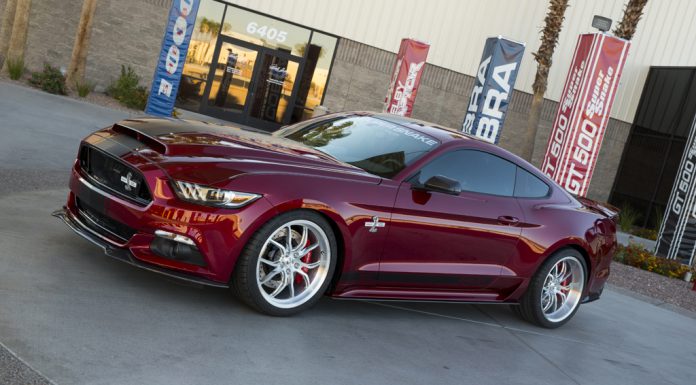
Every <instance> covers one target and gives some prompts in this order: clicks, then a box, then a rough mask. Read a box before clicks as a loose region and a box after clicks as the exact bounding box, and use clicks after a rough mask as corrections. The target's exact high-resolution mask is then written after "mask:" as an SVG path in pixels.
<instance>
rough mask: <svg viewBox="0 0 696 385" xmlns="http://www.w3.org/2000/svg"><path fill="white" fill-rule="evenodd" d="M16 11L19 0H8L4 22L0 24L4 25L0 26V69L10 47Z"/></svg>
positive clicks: (3, 17)
mask: <svg viewBox="0 0 696 385" xmlns="http://www.w3.org/2000/svg"><path fill="white" fill-rule="evenodd" d="M15 9H17V0H7V2H6V3H5V10H4V11H3V14H2V21H0V23H2V25H0V67H1V66H2V63H3V62H4V61H5V57H6V55H7V49H8V48H9V46H10V37H11V35H12V25H14V17H15Z"/></svg>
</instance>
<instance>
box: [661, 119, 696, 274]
mask: <svg viewBox="0 0 696 385" xmlns="http://www.w3.org/2000/svg"><path fill="white" fill-rule="evenodd" d="M695 132H696V118H695V119H694V120H693V123H692V124H691V132H690V133H689V138H688V139H687V141H686V145H685V146H684V155H682V160H681V163H680V164H679V171H678V172H677V177H676V179H675V181H674V186H673V187H672V193H671V194H670V196H669V201H668V202H667V208H666V210H665V216H664V218H663V220H662V225H661V226H660V233H659V235H658V237H657V245H656V246H655V254H657V255H659V256H661V257H665V258H669V259H678V260H680V262H682V263H687V264H689V265H691V264H693V262H694V249H696V175H694V170H695V169H696V133H695Z"/></svg>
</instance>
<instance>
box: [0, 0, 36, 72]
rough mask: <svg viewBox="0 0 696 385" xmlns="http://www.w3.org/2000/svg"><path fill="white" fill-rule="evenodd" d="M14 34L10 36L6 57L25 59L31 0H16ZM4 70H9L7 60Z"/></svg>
mask: <svg viewBox="0 0 696 385" xmlns="http://www.w3.org/2000/svg"><path fill="white" fill-rule="evenodd" d="M16 1H17V9H16V10H15V16H14V23H13V25H12V36H11V37H10V41H9V47H8V50H7V55H6V59H14V60H24V48H25V45H26V43H27V30H28V29H29V11H30V9H31V0H16ZM2 70H3V71H7V60H5V62H4V63H3V67H2Z"/></svg>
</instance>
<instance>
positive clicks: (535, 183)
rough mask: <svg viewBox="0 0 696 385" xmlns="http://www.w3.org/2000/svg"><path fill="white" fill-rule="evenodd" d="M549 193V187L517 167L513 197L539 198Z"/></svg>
mask: <svg viewBox="0 0 696 385" xmlns="http://www.w3.org/2000/svg"><path fill="white" fill-rule="evenodd" d="M548 193H549V186H547V185H546V183H544V182H543V181H542V180H541V179H539V178H537V177H536V176H534V175H533V174H531V173H530V172H527V171H526V170H524V169H522V168H521V167H517V178H515V196H516V197H519V198H541V197H545V196H546V195H547V194H548Z"/></svg>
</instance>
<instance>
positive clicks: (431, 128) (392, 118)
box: [356, 112, 487, 144]
mask: <svg viewBox="0 0 696 385" xmlns="http://www.w3.org/2000/svg"><path fill="white" fill-rule="evenodd" d="M356 114H359V115H368V116H372V117H373V118H376V119H381V120H386V121H388V122H391V123H394V124H398V125H400V126H403V127H406V128H409V129H412V130H415V131H419V132H421V133H423V134H426V135H429V136H431V137H433V138H435V139H437V140H439V141H440V142H441V143H443V144H444V143H446V142H452V141H457V140H476V141H481V142H484V143H487V142H485V141H484V140H481V139H479V138H477V137H475V136H471V135H467V134H465V133H463V132H461V131H457V130H455V129H453V128H449V127H444V126H441V125H439V124H435V123H430V122H426V121H423V120H418V119H413V118H408V117H405V116H399V115H392V114H387V113H375V112H372V113H365V112H359V113H356Z"/></svg>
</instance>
